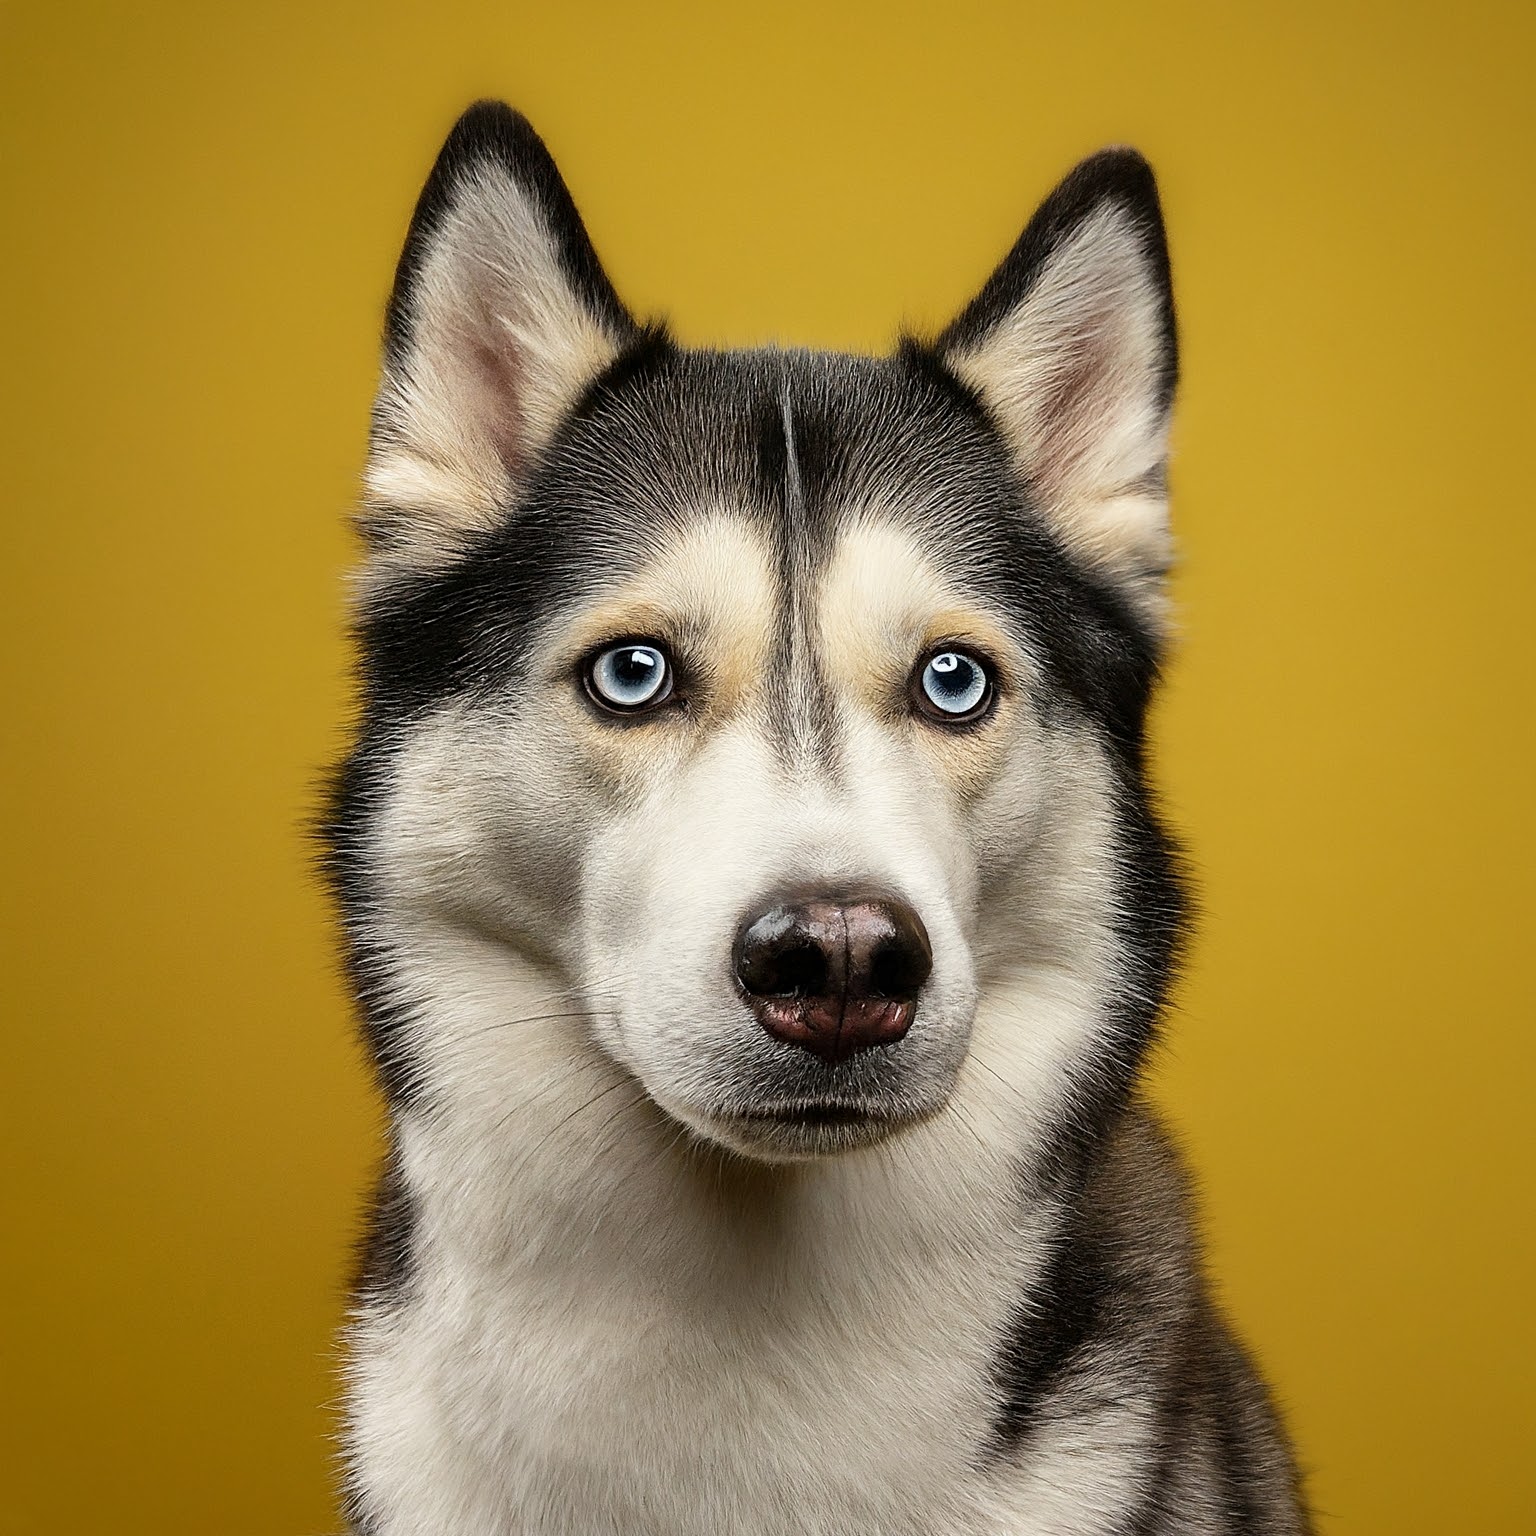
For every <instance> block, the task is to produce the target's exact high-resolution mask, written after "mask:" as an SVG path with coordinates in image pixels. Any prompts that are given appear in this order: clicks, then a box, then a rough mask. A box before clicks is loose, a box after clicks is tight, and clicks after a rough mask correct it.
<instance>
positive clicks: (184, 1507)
mask: <svg viewBox="0 0 1536 1536" xmlns="http://www.w3.org/2000/svg"><path fill="white" fill-rule="evenodd" d="M1531 14H1532V12H1531V8H1530V7H1529V6H1517V5H1515V4H1508V5H1502V6H1500V5H1489V4H1480V3H1469V4H1458V5H1454V6H1452V5H1444V6H1439V7H1431V6H1425V5H1420V4H1406V5H1405V4H1396V5H1392V4H1385V3H1384V4H1380V5H1375V6H1369V7H1366V6H1360V5H1357V4H1338V3H1326V0H1291V3H1288V4H1285V5H1265V6H1259V5H1242V4H1230V3H1228V4H1205V5H1170V4H1155V5H1154V4H1132V3H1115V4H1110V3H1100V4H1097V5H1091V6H1089V5H1081V4H1075V3H1072V0H1054V3H1052V4H1049V5H1044V4H1037V5H1032V4H1028V3H1024V0H1008V3H995V4H987V5H975V4H966V3H963V0H954V3H948V4H944V5H936V6H932V7H908V6H902V5H888V4H887V5H881V4H873V3H861V4H857V5H852V4H850V5H841V6H840V5H837V4H835V3H829V0H817V3H809V4H807V3H794V4H789V5H785V6H781V7H774V8H767V7H764V8H731V7H724V6H721V5H718V4H713V5H710V4H703V3H699V4H689V5H683V4H675V5H661V4H646V5H633V4H629V5H612V4H601V3H592V0H588V3H583V4H575V5H566V6H557V5H554V4H546V5H543V6H540V7H532V6H519V5H512V4H506V5H490V4H484V3H481V4H472V5H471V4H462V3H452V0H444V3H438V4H433V5H425V4H423V5H419V6H416V7H410V6H406V5H401V4H396V3H380V0H370V3H367V4H363V3H352V4H345V5H342V4H337V5H326V4H316V3H308V4H303V5H299V4H286V3H284V4H274V3H259V4H245V5H232V4H231V5H216V4H158V5H147V6H129V5H126V4H124V5H117V6H111V5H105V4H58V5H45V4H42V3H29V4H21V3H18V0H10V3H8V4H6V5H5V7H4V9H3V12H0V28H3V36H0V46H3V66H0V69H3V78H0V112H3V114H4V116H3V125H4V126H3V142H0V177H3V188H0V190H3V203H0V207H3V209H4V214H3V221H0V261H3V264H4V269H5V270H4V273H3V277H4V283H3V289H0V296H3V303H4V317H3V322H0V338H3V340H0V345H3V354H0V356H3V363H0V389H3V391H4V400H3V402H0V421H3V431H4V437H5V446H4V456H3V470H0V486H3V496H4V519H3V530H4V556H3V565H0V570H3V573H4V588H5V590H4V594H3V598H0V624H3V626H4V655H5V659H6V670H7V677H6V682H5V693H4V704H3V720H4V725H5V734H6V743H5V748H4V753H3V766H4V773H5V779H6V788H5V808H4V810H5V814H4V823H5V829H6V830H5V840H6V853H5V871H4V879H3V893H4V901H5V911H4V914H3V934H4V943H5V947H6V956H5V958H4V961H3V964H4V978H3V992H4V999H5V1011H6V1032H7V1042H6V1044H5V1046H4V1052H3V1057H0V1059H3V1061H4V1063H5V1066H6V1069H7V1085H6V1089H5V1094H4V1099H3V1105H4V1112H3V1115H0V1124H3V1135H4V1137H5V1138H6V1140H7V1142H10V1143H13V1144H12V1145H11V1146H9V1147H8V1148H7V1151H6V1159H7V1160H6V1165H5V1166H6V1174H5V1179H4V1184H5V1200H6V1204H7V1207H8V1208H9V1209H8V1211H7V1213H6V1214H5V1216H4V1219H3V1223H0V1232H3V1233H4V1235H5V1246H6V1257H5V1259H4V1261H3V1263H0V1273H3V1276H4V1282H3V1283H4V1285H5V1287H6V1289H7V1291H8V1292H10V1293H11V1294H10V1295H9V1297H8V1298H7V1299H6V1300H5V1302H4V1318H5V1326H6V1331H7V1334H8V1335H9V1337H8V1339H7V1343H6V1351H7V1355H8V1357H9V1359H8V1362H7V1364H6V1365H5V1367H4V1375H3V1380H4V1386H3V1397H4V1400H5V1409H6V1411H7V1412H8V1413H9V1414H12V1415H14V1417H15V1424H14V1425H13V1426H11V1427H8V1428H6V1429H4V1431H3V1433H0V1445H3V1447H4V1455H5V1456H7V1457H10V1456H14V1457H15V1458H16V1464H15V1466H14V1467H13V1468H11V1469H8V1470H7V1471H6V1472H5V1474H4V1477H3V1480H0V1527H3V1529H4V1530H5V1531H6V1532H13V1531H14V1532H28V1533H44V1532H46V1533H54V1532H70V1533H72V1532H81V1533H85V1532H98V1531H113V1532H115V1533H119V1536H128V1533H135V1532H145V1533H150V1532H153V1533H155V1536H180V1533H187V1536H193V1533H197V1536H201V1533H216V1536H217V1533H230V1536H244V1533H252V1536H255V1533H260V1536H274V1533H299V1536H303V1533H316V1532H323V1531H327V1530H331V1529H334V1527H335V1515H334V1512H333V1510H332V1507H331V1503H330V1496H329V1493H328V1486H327V1480H328V1469H327V1454H328V1452H327V1440H326V1436H327V1434H328V1432H329V1425H330V1420H329V1418H328V1414H327V1408H326V1404H327V1401H328V1399H329V1397H330V1396H331V1394H332V1392H333V1387H334V1379H333V1364H332V1356H331V1346H330V1339H331V1335H332V1331H333V1329H334V1327H335V1325H336V1322H337V1320H338V1317H339V1314H340V1308H341V1297H342V1288H343V1276H344V1273H345V1270H346V1267H347V1263H348V1244H349V1241H350V1233H351V1230H352V1228H353V1226H354V1218H355V1214H356V1211H357V1208H358V1205H359V1200H360V1197H361V1193H362V1191H363V1189H364V1186H365V1183H366V1181H367V1178H368V1173H369V1167H370V1162H371V1159H372V1157H373V1155H374V1150H375V1144H374V1135H375V1126H376V1116H375V1110H374V1107H373V1104H372V1101H371V1099H370V1095H369V1091H368V1088H367V1086H366V1081H365V1076H364V1073H363V1070H362V1067H361V1065H360V1060H359V1057H358V1054H357V1052H356V1050H355V1049H354V1048H353V1046H352V1044H351V1039H350V1023H349V1019H348V1010H347V1003H346V999H345V995H344V991H343V988H342V987H341V985H340V984H339V982H338V979H337V975H336V970H335V962H334V958H333V944H332V940H331V936H330V932H329V928H328V921H329V920H328V915H327V912H326V909H325V905H324V902H323V901H322V899H321V897H320V895H319V893H318V892H317V889H316V885H315V882H314V880H313V879H312V878H311V875H310V871H309V869H308V866H307V859H308V851H307V849H306V846H305V841H304V837H303V835H302V831H301V828H302V824H303V822H304V819H305V817H306V815H307V814H308V812H309V808H310V806H311V804H312V801H313V794H314V788H315V785H316V782H317V780H318V778H319V776H320V774H321V771H322V769H323V767H324V766H325V765H326V764H327V763H328V762H329V761H331V760H332V759H333V758H334V757H335V756H336V755H337V753H338V751H339V749H340V745H341V742H342V722H343V720H344V717H345V715H346V710H347V696H348V694H347V684H346V661H347V658H346V653H345V648H344V643H343V629H342V625H343V603H342V584H341V573H342V570H343V568H344V567H345V566H346V564H347V562H348V560H349V558H350V556H351V552H352V551H351V546H350V543H349V537H348V535H347V533H346V530H345V525H344V518H345V514H346V512H347V509H348V506H349V502H350V501H351V498H352V497H353V495H354V491H355V487H356V484H357V475H358V469H359V464H360V458H361V454H362V448H363V440H364V432H365V426H366V414H367V408H368V403H369V397H370V392H371V389H372V385H373V380H374V369H375V358H376V340H377V335H378V330H379V323H380V315H381V306H382V303H383V299H384V296H385V292H386V288H387V284H388V281H389V277H390V273H391V270H392V265H393V262H394V258H395V255H396V252H397V250H398V246H399V242H400V239H401V237H402V235H403V232H404V228H405V222H406V218H407V215H408V213H409V210H410V206H411V203H412V200H413V198H414V196H415V194H416V191H417V188H418V186H419V184H420V181H421V178H422V177H423V175H424V174H425V171H426V169H427V166H428V164H429V162H430V159H431V156H432V154H433V153H434V151H435V150H436V148H437V145H438V142H439V140H440V138H441V136H442V135H443V133H444V132H445V131H446V130H447V128H448V125H449V123H450V122H451V120H452V118H453V117H454V115H455V114H456V113H457V111H458V110H459V108H461V107H462V106H463V105H464V104H465V103H467V102H468V101H469V100H470V99H471V98H473V97H475V96H477V95H482V94H495V95H500V96H505V97H507V98H509V99H510V100H512V101H513V102H515V103H516V104H518V105H519V106H521V107H522V108H523V109H524V110H525V111H527V112H528V114H529V115H530V116H531V117H532V119H533V120H534V122H535V124H536V126H537V127H538V128H539V129H540V131H541V132H542V133H543V135H544V136H545V137H546V139H547V140H548V142H549V143H550V145H551V146H552V148H553V150H554V152H555V154H556V156H557V158H558V160H559V162H560V164H561V166H562V168H563V169H564V171H565V173H566V176H567V178H568V180H569V181H570V183H571V185H572V187H573V188H574V190H575V194H576V197H577V199H578V201H579V203H580V204H581V206H582V208H583V209H584V211H585V213H586V215H587V217H588V221H589V223H590V225H591V227H592V230H593V232H594V235H595V238H596V242H597V244H598V247H599V249H600V250H601V252H602V254H603V256H604V258H605V259H606V261H607V262H608V264H609V266H610V269H611V271H612V272H613V274H614V275H615V278H616V280H617V282H618V285H619V287H620V289H621V290H622V292H623V293H624V294H625V295H626V296H627V297H628V298H629V300H630V301H631V302H632V303H633V304H634V305H635V306H636V307H638V308H639V309H640V310H642V311H657V310H660V311H665V312H667V313H669V314H670V315H671V317H672V319H673V321H674V324H675V326H676V328H677V330H678V331H679V332H680V333H681V334H682V335H683V336H684V337H685V338H686V339H690V340H700V341H702V340H732V341H751V340H759V339H764V338H769V337H775V338H781V339H785V340H794V341H806V342H813V343H823V344H832V345H838V346H850V347H877V348H878V347H880V346H882V345H883V344H884V343H885V342H886V341H887V340H888V339H889V338H890V337H891V335H892V334H893V332H894V329H895V327H896V325H897V324H898V322H902V321H905V322H908V323H911V324H915V325H919V326H933V325H935V324H937V323H938V322H940V321H942V320H943V319H944V318H945V317H947V316H948V314H949V313H950V312H952V311H953V310H955V309H956V308H957V307H958V306H959V305H960V303H961V302H962V301H963V300H964V299H965V298H966V297H968V296H969V294H970V292H971V291H972V290H973V289H974V288H975V287H976V286H977V285H978V284H979V283H980V282H981V280H982V278H983V277H984V276H985V275H986V273H987V271H988V270H989V269H990V266H991V264H992V263H993V262H994V261H995V260H996V259H997V258H999V257H1000V256H1001V254H1002V252H1003V251H1004V249H1005V248H1006V246H1007V245H1008V243H1009V242H1010V241H1011V239H1012V238H1013V236H1014V235H1015V234H1016V233H1017V231H1018V229H1019V227H1020V226H1021V225H1022V223H1023V221H1024V219H1025V218H1026V217H1027V215H1028V214H1029V213H1030V211H1031V210H1032V208H1033V207H1034V205H1035V203H1036V201H1037V200H1038V199H1039V198H1040V197H1041V196H1042V195H1043V194H1044V193H1045V192H1046V191H1047V190H1048V188H1049V186H1050V185H1051V184H1052V183H1053V182H1054V180H1055V179H1056V177H1057V176H1059V175H1060V174H1061V173H1063V172H1064V171H1065V170H1066V169H1067V168H1068V167H1069V166H1070V165H1071V164H1072V162H1073V161H1074V160H1075V159H1076V158H1077V157H1078V156H1080V155H1082V154H1084V153H1086V152H1088V151H1090V150H1092V149H1094V148H1096V147H1097V146H1099V145H1100V144H1102V143H1105V142H1108V141H1115V140H1128V141H1131V142H1134V143H1135V144H1137V145H1139V146H1140V147H1141V148H1142V149H1143V150H1144V151H1145V152H1146V153H1147V154H1148V155H1149V156H1150V157H1151V159H1152V160H1153V162H1154V164H1155V165H1156V167H1157V169H1158V172H1159V175H1160V177H1161V180H1162V186H1163V190H1164V196H1165V200H1166V205H1167V211H1168V216H1169V220H1170V225H1171V233H1172V242H1173V253H1174V266H1175V274H1176V283H1177V289H1178V295H1179V303H1180V312H1181V317H1182V330H1183V336H1184V342H1185V354H1184V355H1185V382H1184V387H1183V393H1182V397H1181V406H1180V417H1179V426H1178V458H1177V463H1176V478H1175V489H1176V495H1177V504H1176V513H1177V522H1178V526H1179V529H1180V532H1181V534H1182V537H1183V544H1184V549H1185V552H1186V564H1185V566H1184V568H1183V571H1182V573H1181V575H1180V577H1179V580H1178V596H1179V598H1180V600H1181V603H1182V607H1183V612H1184V616H1185V630H1186V632H1185V638H1184V642H1183V645H1182V650H1181V654H1180V655H1179V657H1178V659H1177V662H1176V665H1175V668H1174V671H1173V674H1172V678H1171V683H1170V686H1169V688H1168V691H1167V694H1166V698H1165V700H1164V703H1163V705H1162V708H1161V711H1160V714H1159V717H1158V724H1157V736H1158V744H1159V753H1158V755H1159V760H1160V762H1159V767H1160V774H1161V779H1162V782H1163V784H1164V785H1165V787H1166V792H1167V800H1168V804H1169V807H1170V809H1171V810H1172V812H1173V815H1174V817H1175V819H1176V821H1177V823H1178V824H1179V825H1180V826H1181V827H1182V828H1183V829H1184V831H1185V833H1186V834H1187V838H1188V841H1189V843H1190V846H1191V849H1192V851H1193V854H1194V859H1195V862H1196V865H1197V866H1198V869H1199V872H1200V883H1201V886H1202V889H1203V893H1204V906H1205V909H1206V915H1205V919H1204V922H1203V925H1202V928H1201V935H1200V939H1199V942H1198V945H1197V947H1196V949H1195V952H1194V955H1193V958H1192V963H1191V966H1190V970H1189V974H1188V979H1187V982H1186V984H1185V986H1184V988H1183V991H1182V994H1181V1004H1180V1007H1179V1009H1178V1012H1177V1015H1176V1016H1175V1018H1174V1019H1173V1021H1172V1025H1171V1033H1170V1046H1169V1049H1168V1050H1167V1051H1166V1052H1165V1054H1164V1057H1163V1059H1162V1061H1161V1063H1160V1066H1159V1071H1158V1084H1159V1092H1160V1094H1161V1095H1162V1097H1163V1098H1164V1099H1165V1100H1166V1102H1167V1103H1168V1105H1169V1106H1170V1107H1171V1110H1172V1113H1173V1115H1174V1117H1175V1119H1176V1121H1177V1123H1178V1125H1179V1126H1180V1127H1181V1129H1182V1134H1183V1137H1184V1139H1185V1141H1186V1143H1187V1145H1188V1146H1189V1148H1190V1150H1191V1153H1192V1156H1193V1158H1194V1160H1195V1162H1196V1165H1197V1167H1198V1169H1199V1172H1200V1174H1201V1177H1202V1180H1203V1184H1204V1187H1205V1191H1206V1198H1207V1209H1208V1213H1209V1228H1210V1236H1211V1258H1212V1265H1213V1268H1214V1270H1215V1272H1216V1274H1217V1275H1218V1276H1219V1277H1220V1282H1221V1287H1222V1290H1223V1292H1224V1294H1225V1295H1226V1297H1227V1298H1228V1300H1229V1302H1230V1304H1231V1307H1232V1309H1233V1310H1234V1312H1235V1313H1236V1315H1237V1317H1238V1319H1239V1320H1240V1323H1241V1326H1242V1328H1243V1329H1244V1331H1245V1332H1246V1333H1247V1335H1248V1336H1249V1338H1250V1339H1251V1340H1252V1341H1253V1343H1254V1344H1255V1346H1256V1347H1257V1349H1258V1351H1259V1353H1260V1355H1261V1356H1262V1358H1263V1360H1264V1361H1265V1362H1266V1364H1267V1367H1268V1370H1269V1372H1270V1374H1271V1376H1272V1378H1273V1379H1274V1381H1275V1383H1276V1384H1277V1387H1278V1390H1279V1393H1280V1396H1281V1397H1282V1399H1283V1401H1284V1403H1285V1404H1286V1406H1287V1408H1288V1410H1289V1414H1290V1418H1291V1422H1292V1424H1293V1426H1294V1430H1295V1433H1296V1435H1297V1437H1298V1440H1299V1442H1300V1446H1301V1449H1302V1453H1303V1455H1304V1457H1305V1459H1306V1461H1307V1463H1308V1464H1309V1465H1310V1467H1311V1468H1312V1469H1313V1478H1312V1488H1313V1494H1314V1497H1315V1499H1316V1502H1317V1505H1318V1507H1319V1509H1320V1511H1321V1512H1322V1516H1323V1519H1322V1528H1323V1530H1324V1531H1339V1532H1345V1531H1348V1532H1358V1533H1362V1536H1389V1533H1391V1536H1401V1533H1417V1532H1422V1533H1426V1536H1427V1533H1431V1532H1433V1533H1442V1532H1448V1531H1458V1532H1459V1531H1468V1532H1509V1533H1514V1532H1516V1531H1529V1530H1530V1529H1531V1528H1532V1527H1531V1524H1530V1522H1531V1519H1532V1502H1533V1495H1532V1493H1531V1490H1530V1455H1531V1450H1532V1446H1533V1444H1536V1433H1533V1429H1536V1426H1533V1423H1532V1416H1531V1402H1532V1396H1533V1390H1536V1388H1533V1382H1532V1371H1531V1352H1530V1348H1529V1345H1530V1342H1531V1339H1530V1326H1529V1316H1530V1312H1531V1296H1530V1291H1531V1284H1532V1276H1533V1266H1532V1257H1533V1255H1532V1235H1531V1233H1532V1220H1531V1216H1532V1212H1531V1187H1532V1186H1531V1173H1532V1167H1531V1161H1530V1145H1529V1140H1528V1130H1527V1126H1528V1121H1529V1118H1530V1089H1531V1074H1530V1066H1531V1052H1532V1048H1531V1036H1532V1032H1533V1024H1536V1008H1533V1006H1532V1004H1533V998H1532V977H1533V974H1536V966H1533V963H1532V955H1531V952H1530V938H1531V902H1530V886H1531V871H1532V863H1533V853H1536V848H1533V840H1532V813H1531V799H1532V794H1531V791H1532V783H1531V748H1532V727H1531V717H1532V709H1531V705H1532V689H1531V685H1530V669H1531V664H1532V654H1531V653H1532V646H1531V639H1530V637H1531V629H1532V612H1531V601H1530V593H1531V562H1532V556H1533V553H1536V549H1533V533H1532V525H1533V515H1536V513H1533V500H1536V498H1533V495H1532V486H1533V483H1536V472H1533V467H1532V447H1531V429H1532V421H1533V404H1536V402H1533V391H1532V356H1533V345H1532V344H1533V339H1536V337H1533V327H1532V298H1531V294H1532V271H1533V265H1532V257H1533V254H1536V253H1533V248H1532V247H1533V242H1532V214H1531V197H1532V164H1533V160H1532V150H1533V147H1536V146H1533V143H1532V137H1533V136H1532V132H1531V128H1532V124H1531V118H1530V115H1529V108H1528V102H1529V100H1530V96H1531V90H1532V87H1531V79H1532V55H1533V50H1532V47H1531V44H1532V29H1531V23H1530V19H1529V18H1530V16H1531Z"/></svg>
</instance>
